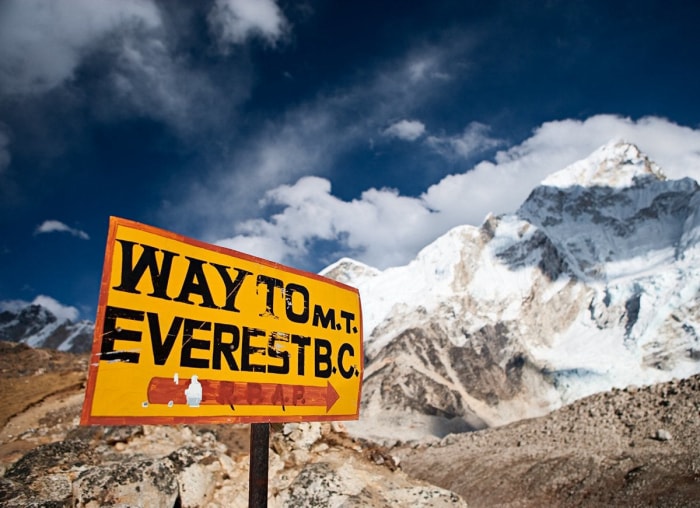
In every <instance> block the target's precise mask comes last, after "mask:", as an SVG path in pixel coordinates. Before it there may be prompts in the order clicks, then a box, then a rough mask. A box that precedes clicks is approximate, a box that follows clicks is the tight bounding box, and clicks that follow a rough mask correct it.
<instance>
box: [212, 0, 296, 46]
mask: <svg viewBox="0 0 700 508" xmlns="http://www.w3.org/2000/svg"><path fill="white" fill-rule="evenodd" d="M207 20H208V22H209V26H210V27H211V30H212V31H213V32H214V34H215V35H216V37H217V38H218V39H219V42H220V43H221V44H222V46H223V47H226V46H227V45H229V44H242V43H243V42H245V41H246V40H247V39H248V38H250V37H254V36H256V35H257V36H261V37H262V38H263V39H265V40H266V41H267V42H268V43H270V44H274V43H275V42H276V41H277V40H278V39H280V38H281V37H282V36H283V35H284V33H285V31H286V29H287V20H286V19H285V17H284V15H283V14H282V11H281V10H280V8H279V7H278V6H277V4H276V3H275V1H274V0H216V2H215V3H214V6H213V7H212V9H211V11H210V12H209V16H208V17H207Z"/></svg>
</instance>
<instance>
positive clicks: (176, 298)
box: [81, 217, 364, 425]
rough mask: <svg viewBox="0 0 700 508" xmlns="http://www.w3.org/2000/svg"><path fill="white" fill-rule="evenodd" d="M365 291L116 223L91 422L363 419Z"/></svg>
mask: <svg viewBox="0 0 700 508" xmlns="http://www.w3.org/2000/svg"><path fill="white" fill-rule="evenodd" d="M363 358H364V355H363V348H362V310H361V306H360V296H359V292H358V291H357V289H355V288H352V287H350V286H346V285H344V284H341V283H339V282H336V281H333V280H330V279H327V278H324V277H321V276H318V275H315V274H311V273H306V272H302V271H299V270H295V269H293V268H289V267H285V266H281V265H278V264H275V263H272V262H270V261H265V260H263V259H259V258H256V257H253V256H249V255H246V254H242V253H240V252H235V251H232V250H229V249H225V248H223V247H218V246H214V245H210V244H205V243H202V242H199V241H196V240H192V239H189V238H185V237H183V236H180V235H176V234H174V233H170V232H167V231H163V230H160V229H157V228H154V227H151V226H146V225H144V224H139V223H137V222H133V221H129V220H126V219H121V218H116V217H112V218H111V219H110V226H109V237H108V240H107V249H106V254H105V262H104V271H103V274H102V285H101V289H100V301H99V307H98V312H97V320H96V323H95V338H94V344H93V349H92V356H91V361H90V369H89V373H88V384H87V391H86V397H85V404H84V406H83V412H82V415H81V423H82V424H106V425H116V424H144V423H158V424H163V423H197V422H222V423H223V422H231V423H233V422H248V423H252V422H280V421H313V420H350V419H357V417H358V414H359V406H360V391H361V385H362V371H363Z"/></svg>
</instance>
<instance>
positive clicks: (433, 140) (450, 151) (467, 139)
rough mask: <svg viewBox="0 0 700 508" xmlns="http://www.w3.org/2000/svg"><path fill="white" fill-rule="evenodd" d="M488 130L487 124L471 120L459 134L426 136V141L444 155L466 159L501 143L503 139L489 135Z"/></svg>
mask: <svg viewBox="0 0 700 508" xmlns="http://www.w3.org/2000/svg"><path fill="white" fill-rule="evenodd" d="M489 131H490V128H489V126H488V125H485V124H483V123H480V122H472V123H470V124H469V125H467V127H466V128H465V129H464V131H463V132H462V133H461V134H458V135H455V136H428V138H427V140H426V143H427V144H428V145H429V146H430V147H431V148H433V150H435V151H436V152H438V153H439V154H441V155H442V156H444V157H447V158H464V159H467V158H469V157H472V156H474V155H476V154H479V153H483V152H485V151H487V150H491V149H492V148H496V147H498V146H501V145H503V143H504V142H503V140H500V139H496V138H493V137H491V136H489Z"/></svg>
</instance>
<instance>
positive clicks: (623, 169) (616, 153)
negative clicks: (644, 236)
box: [542, 139, 666, 188]
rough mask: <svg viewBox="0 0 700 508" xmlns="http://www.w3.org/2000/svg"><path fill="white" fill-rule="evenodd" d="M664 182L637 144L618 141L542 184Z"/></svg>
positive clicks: (657, 168) (589, 185) (558, 185)
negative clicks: (646, 180) (644, 180)
mask: <svg viewBox="0 0 700 508" xmlns="http://www.w3.org/2000/svg"><path fill="white" fill-rule="evenodd" d="M649 177H651V178H654V179H656V180H665V179H666V176H665V175H664V174H663V172H662V171H661V169H660V168H659V167H658V166H657V165H656V163H654V162H652V161H650V160H649V158H648V157H647V156H646V155H645V154H644V153H643V152H642V151H641V150H639V148H637V146H636V145H634V144H632V143H628V142H626V141H624V140H621V139H617V140H613V141H610V142H609V143H607V144H605V145H603V146H601V147H600V148H598V149H597V150H596V151H595V152H593V153H592V154H591V155H589V156H588V157H587V158H585V159H583V160H580V161H577V162H575V163H573V164H571V165H570V166H568V167H566V168H564V169H562V170H561V171H557V172H556V173H553V174H551V175H550V176H548V177H547V178H545V180H543V181H542V185H545V186H548V187H559V188H566V187H573V186H584V187H612V188H623V187H631V186H632V185H634V184H635V182H636V181H637V180H638V179H640V178H649Z"/></svg>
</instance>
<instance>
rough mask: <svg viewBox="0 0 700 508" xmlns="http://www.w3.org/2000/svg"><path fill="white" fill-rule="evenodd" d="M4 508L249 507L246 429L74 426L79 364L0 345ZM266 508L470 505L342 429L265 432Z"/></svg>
mask: <svg viewBox="0 0 700 508" xmlns="http://www.w3.org/2000/svg"><path fill="white" fill-rule="evenodd" d="M0 374H1V375H0V394H2V396H1V397H0V423H2V426H0V506H3V507H28V506H35V507H39V506H41V507H59V506H61V507H62V506H66V507H69V506H70V507H73V506H76V507H91V508H92V507H101V506H115V505H118V506H144V507H164V508H172V507H224V506H226V507H229V506H247V505H248V481H249V477H248V474H249V470H248V465H249V457H250V455H249V442H250V438H249V426H248V425H209V426H207V425H197V426H188V425H176V426H128V427H98V426H93V427H80V426H79V425H78V422H79V415H80V410H81V407H82V403H83V396H84V383H85V380H86V374H87V356H85V355H82V356H79V355H72V354H61V353H57V352H55V351H50V350H35V349H30V348H28V347H26V346H24V345H21V344H10V343H0ZM268 478H269V483H268V494H269V497H268V506H270V507H271V508H273V507H283V506H289V507H301V506H303V507H307V506H319V507H323V506H344V507H353V506H355V507H373V506H377V507H395V506H412V507H448V506H450V507H451V506H457V507H459V506H466V503H465V502H464V501H463V500H462V499H461V498H460V497H459V496H458V495H456V494H454V493H453V492H450V491H447V490H445V489H442V488H439V487H436V486H433V485H430V484H429V483H426V482H422V481H419V480H416V479H414V478H410V477H409V476H407V475H406V474H405V473H404V472H403V471H401V470H400V468H397V467H396V464H395V463H394V461H393V459H392V457H391V456H390V455H389V453H388V451H387V450H385V449H382V448H380V447H377V446H373V445H372V444H370V443H363V442H359V441H357V440H354V439H351V438H350V437H348V436H347V434H346V433H345V432H344V428H343V426H342V424H339V423H333V424H331V423H325V424H321V423H315V422H313V423H305V424H285V425H275V426H273V427H272V429H271V438H270V462H269V471H268Z"/></svg>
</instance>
